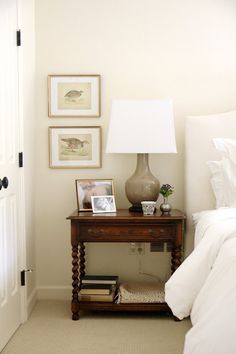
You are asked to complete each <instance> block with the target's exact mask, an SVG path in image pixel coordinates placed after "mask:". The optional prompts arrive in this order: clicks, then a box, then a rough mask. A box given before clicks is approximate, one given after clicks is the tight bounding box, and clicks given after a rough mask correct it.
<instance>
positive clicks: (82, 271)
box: [79, 242, 85, 277]
mask: <svg viewBox="0 0 236 354" xmlns="http://www.w3.org/2000/svg"><path fill="white" fill-rule="evenodd" d="M79 255H80V256H79V273H80V277H83V276H84V275H85V245H84V243H83V242H79Z"/></svg>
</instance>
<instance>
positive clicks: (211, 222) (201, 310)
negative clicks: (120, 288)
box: [165, 208, 236, 354]
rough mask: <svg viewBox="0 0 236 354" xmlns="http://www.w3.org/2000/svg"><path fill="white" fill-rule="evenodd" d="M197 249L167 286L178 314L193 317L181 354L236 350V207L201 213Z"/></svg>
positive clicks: (167, 295)
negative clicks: (182, 353)
mask: <svg viewBox="0 0 236 354" xmlns="http://www.w3.org/2000/svg"><path fill="white" fill-rule="evenodd" d="M195 217H197V219H198V220H197V225H196V233H195V249H194V251H193V252H192V253H191V255H189V256H188V258H187V259H186V260H185V261H184V262H183V263H182V265H181V266H180V267H179V268H178V269H177V270H176V271H175V273H174V274H173V275H172V276H171V278H170V279H169V280H168V282H167V283H166V285H165V300H166V302H167V303H168V305H169V306H170V308H171V310H172V312H173V313H174V315H175V316H177V317H178V318H179V319H183V318H184V317H187V316H189V315H190V316H191V321H192V324H193V327H192V328H191V329H190V331H189V332H188V333H187V335H186V339H185V347H184V354H236V331H235V320H236V208H222V209H217V210H211V211H205V212H201V213H199V214H198V215H195Z"/></svg>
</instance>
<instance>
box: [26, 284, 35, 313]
mask: <svg viewBox="0 0 236 354" xmlns="http://www.w3.org/2000/svg"><path fill="white" fill-rule="evenodd" d="M36 302H37V289H36V288H34V290H33V291H32V292H31V294H30V296H29V297H28V299H27V318H29V315H30V314H31V312H32V310H33V308H34V306H35V305H36Z"/></svg>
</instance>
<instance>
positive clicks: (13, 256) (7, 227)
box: [0, 0, 22, 351]
mask: <svg viewBox="0 0 236 354" xmlns="http://www.w3.org/2000/svg"><path fill="white" fill-rule="evenodd" d="M16 31H17V0H0V45H1V54H0V179H1V181H2V180H3V178H4V177H7V179H8V181H9V185H8V187H7V188H4V187H3V186H2V188H1V190H0V351H1V350H2V348H3V347H4V346H5V345H6V343H7V341H8V340H9V339H10V337H11V336H12V334H13V333H14V332H15V331H16V329H17V328H18V327H19V325H20V323H21V284H20V239H21V229H22V227H21V224H20V222H21V221H20V218H19V213H20V203H21V198H22V196H21V194H20V191H21V187H20V186H21V176H20V174H21V172H20V168H19V166H18V153H19V142H20V115H19V73H18V48H17V45H16ZM0 185H1V182H0ZM5 187H6V185H5Z"/></svg>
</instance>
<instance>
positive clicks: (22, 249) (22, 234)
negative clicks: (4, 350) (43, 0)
mask: <svg viewBox="0 0 236 354" xmlns="http://www.w3.org/2000/svg"><path fill="white" fill-rule="evenodd" d="M16 4H17V28H16V31H17V30H19V29H22V28H23V13H22V0H17V1H16ZM22 50H23V47H22V46H19V47H18V48H17V52H18V58H17V59H18V85H19V88H18V92H19V93H18V94H19V96H18V105H19V131H18V134H19V152H23V151H24V115H23V75H22V72H23V54H22ZM19 175H20V176H19V178H20V188H19V205H20V211H19V213H18V215H19V224H18V225H19V240H20V246H19V264H20V271H22V270H24V269H26V230H25V217H26V216H25V184H24V167H22V168H20V167H19ZM19 277H20V274H19ZM20 297H21V309H20V312H21V323H24V322H25V321H26V320H27V318H28V313H27V288H26V286H21V290H20Z"/></svg>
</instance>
